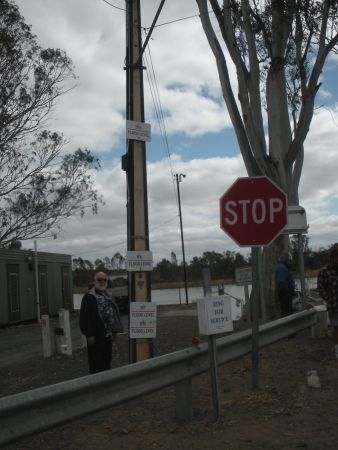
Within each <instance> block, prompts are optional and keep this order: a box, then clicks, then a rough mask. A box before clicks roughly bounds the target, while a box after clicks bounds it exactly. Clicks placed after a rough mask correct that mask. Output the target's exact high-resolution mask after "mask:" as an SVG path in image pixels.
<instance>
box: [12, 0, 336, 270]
mask: <svg viewBox="0 0 338 450" xmlns="http://www.w3.org/2000/svg"><path fill="white" fill-rule="evenodd" d="M109 2H110V3H111V4H112V5H114V6H115V7H113V6H110V5H108V4H107V3H106V2H105V1H104V0H57V1H55V0H29V1H27V0H17V4H18V5H19V7H20V11H21V13H22V14H23V16H24V17H25V18H26V22H27V23H28V24H31V25H32V30H33V33H34V34H36V36H37V40H38V42H39V44H40V45H42V46H43V47H58V48H61V49H64V50H65V51H66V52H67V54H68V56H69V57H70V58H71V59H72V60H73V63H74V66H75V72H76V75H77V77H78V79H77V85H76V88H74V89H73V90H72V91H71V92H70V93H68V94H67V95H66V96H64V97H62V98H61V99H60V100H59V102H58V104H57V106H56V107H55V109H54V111H53V114H52V117H51V120H50V127H51V128H53V129H55V130H57V131H60V132H63V133H64V135H65V137H66V138H67V139H68V141H69V143H68V148H67V150H68V151H69V150H75V149H77V148H78V147H82V148H89V149H90V150H92V151H94V152H97V154H98V156H99V157H100V159H101V161H102V170H101V171H100V172H99V173H97V174H95V179H96V187H97V189H98V190H99V191H100V193H101V194H102V195H103V196H104V200H105V206H104V207H101V208H100V209H99V213H98V215H96V216H91V215H90V214H87V215H86V216H85V217H84V218H83V219H80V218H76V217H74V218H72V219H70V220H69V221H67V222H66V223H65V224H64V227H63V231H62V232H61V234H60V235H59V236H58V238H57V239H55V240H50V239H48V240H47V239H45V240H38V249H39V250H41V251H50V252H60V253H66V254H72V255H73V256H74V257H82V258H85V259H89V260H91V261H94V260H95V259H96V258H102V257H104V256H109V257H111V256H113V255H114V254H115V253H116V252H120V253H122V254H125V253H126V206H125V205H126V180H125V173H124V172H123V171H122V170H121V156H122V155H123V154H124V153H125V151H126V150H125V103H126V94H125V71H124V69H123V67H124V60H125V12H124V11H123V10H121V9H124V7H125V2H124V1H123V0H109ZM159 3H160V1H159V0H156V1H155V0H142V2H141V4H142V8H143V9H142V24H143V26H144V27H145V28H149V27H150V25H151V22H152V20H153V17H154V15H155V13H156V10H157V7H158V5H159ZM118 8H121V9H118ZM197 15H198V11H197V6H196V3H195V0H185V1H182V0H170V1H169V0H167V2H165V4H164V7H163V10H162V12H161V15H160V17H159V20H158V24H159V25H161V24H163V25H161V26H158V27H156V28H155V30H154V32H153V35H152V38H151V40H150V43H149V50H150V53H149V52H147V53H146V59H145V60H144V63H145V65H146V67H147V70H146V72H145V74H144V80H145V113H146V122H148V123H150V124H151V126H152V141H151V143H148V144H147V160H148V163H147V174H148V203H149V229H150V247H151V250H152V251H153V254H154V260H155V262H157V261H159V260H161V259H162V258H167V259H170V254H171V252H172V251H173V252H175V253H176V255H177V257H178V260H179V261H180V260H181V259H182V250H181V235H180V226H179V215H178V205H177V196H176V194H175V186H174V180H173V175H174V174H175V173H184V174H186V178H184V179H183V181H182V183H181V184H180V192H181V202H182V217H183V226H184V241H185V251H186V259H187V261H189V260H190V259H191V258H192V257H193V256H201V255H202V253H203V252H204V251H217V252H223V251H227V250H231V251H233V250H235V251H240V252H241V253H242V254H244V255H247V254H248V253H249V248H240V247H238V246H237V245H236V244H235V243H234V242H233V241H232V240H231V239H230V238H229V237H228V236H227V235H226V234H225V233H224V232H223V231H222V230H220V228H219V198H220V196H221V195H222V194H223V193H224V192H225V191H226V190H227V189H228V188H229V187H230V186H231V184H232V183H233V182H234V181H235V180H236V179H237V178H238V177H240V176H246V173H245V168H244V164H243V162H242V159H241V157H240V155H239V154H238V145H237V142H236V139H235V137H234V134H233V132H232V127H231V123H230V120H229V116H228V114H227V111H226V109H225V106H224V102H223V99H222V97H221V95H220V86H219V80H218V75H217V70H216V66H215V62H214V58H213V56H212V54H211V50H210V49H209V47H208V44H207V42H206V38H205V36H204V33H203V31H202V28H201V25H200V19H199V17H198V16H197ZM191 16H193V17H191ZM178 19H184V20H178ZM168 22H171V23H168ZM337 68H338V58H337V57H331V58H330V59H329V61H328V62H327V64H326V66H325V71H324V73H323V76H322V80H321V81H322V83H323V84H322V88H321V90H320V93H319V95H318V98H317V109H316V111H315V114H314V118H313V122H312V127H311V131H310V133H309V135H308V139H307V141H306V144H305V164H304V170H303V176H302V181H301V185H300V204H301V205H302V206H303V207H304V208H305V209H306V212H307V219H308V224H309V238H310V246H311V247H312V248H314V249H318V248H319V247H321V246H323V247H327V246H328V245H330V244H331V243H333V242H337V241H338V236H337V229H338V228H337V226H338V208H337V205H338V202H337V197H338V176H337V166H338V165H337V155H338V147H337V140H338V102H337V99H338V91H337V81H336V80H337ZM152 69H153V71H154V74H155V78H154V77H153V72H152ZM231 77H232V78H233V79H235V76H234V73H232V74H231ZM148 78H149V79H150V82H148ZM155 82H156V83H155ZM154 89H157V92H158V94H159V98H160V102H161V106H162V110H163V113H164V115H165V129H166V137H167V140H168V146H169V148H168V147H166V146H165V145H164V143H163V137H162V136H161V134H160V133H159V126H158V123H157V119H156V115H155V113H154V103H153V95H154ZM32 246H33V244H32V243H31V242H26V243H24V248H29V247H31V248H32Z"/></svg>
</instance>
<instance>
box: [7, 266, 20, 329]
mask: <svg viewBox="0 0 338 450" xmlns="http://www.w3.org/2000/svg"><path fill="white" fill-rule="evenodd" d="M7 298H8V320H9V322H17V321H19V320H20V319H21V314H20V283H19V265H18V264H8V265H7Z"/></svg>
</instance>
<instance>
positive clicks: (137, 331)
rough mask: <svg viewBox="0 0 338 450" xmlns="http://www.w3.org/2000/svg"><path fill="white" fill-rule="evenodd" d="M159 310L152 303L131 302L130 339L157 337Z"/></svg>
mask: <svg viewBox="0 0 338 450" xmlns="http://www.w3.org/2000/svg"><path fill="white" fill-rule="evenodd" d="M156 325H157V308H156V303H152V302H131V303H130V312H129V337H130V338H131V339H138V338H154V337H156Z"/></svg>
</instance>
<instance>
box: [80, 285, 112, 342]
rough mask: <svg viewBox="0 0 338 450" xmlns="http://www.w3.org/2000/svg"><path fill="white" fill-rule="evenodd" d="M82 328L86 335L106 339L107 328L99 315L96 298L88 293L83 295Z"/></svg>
mask: <svg viewBox="0 0 338 450" xmlns="http://www.w3.org/2000/svg"><path fill="white" fill-rule="evenodd" d="M80 330H81V332H82V334H84V335H85V336H86V337H88V336H95V338H96V339H104V337H105V334H106V333H105V328H104V325H103V322H102V319H101V317H100V315H99V310H98V307H97V302H96V298H95V297H94V296H93V295H91V294H89V293H87V294H85V295H84V296H83V299H82V302H81V308H80Z"/></svg>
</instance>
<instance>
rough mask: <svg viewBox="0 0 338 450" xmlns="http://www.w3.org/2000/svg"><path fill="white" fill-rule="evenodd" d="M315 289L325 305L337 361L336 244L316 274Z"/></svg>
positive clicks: (337, 253)
mask: <svg viewBox="0 0 338 450" xmlns="http://www.w3.org/2000/svg"><path fill="white" fill-rule="evenodd" d="M317 289H318V293H319V295H320V296H321V297H322V298H323V299H324V300H325V303H326V307H327V311H328V314H329V320H330V325H331V326H332V330H333V331H332V337H333V342H334V346H335V354H336V359H337V360H338V243H336V244H333V245H332V247H331V248H330V251H329V263H328V264H327V265H326V266H324V267H323V268H322V269H321V270H320V271H319V273H318V278H317Z"/></svg>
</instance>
